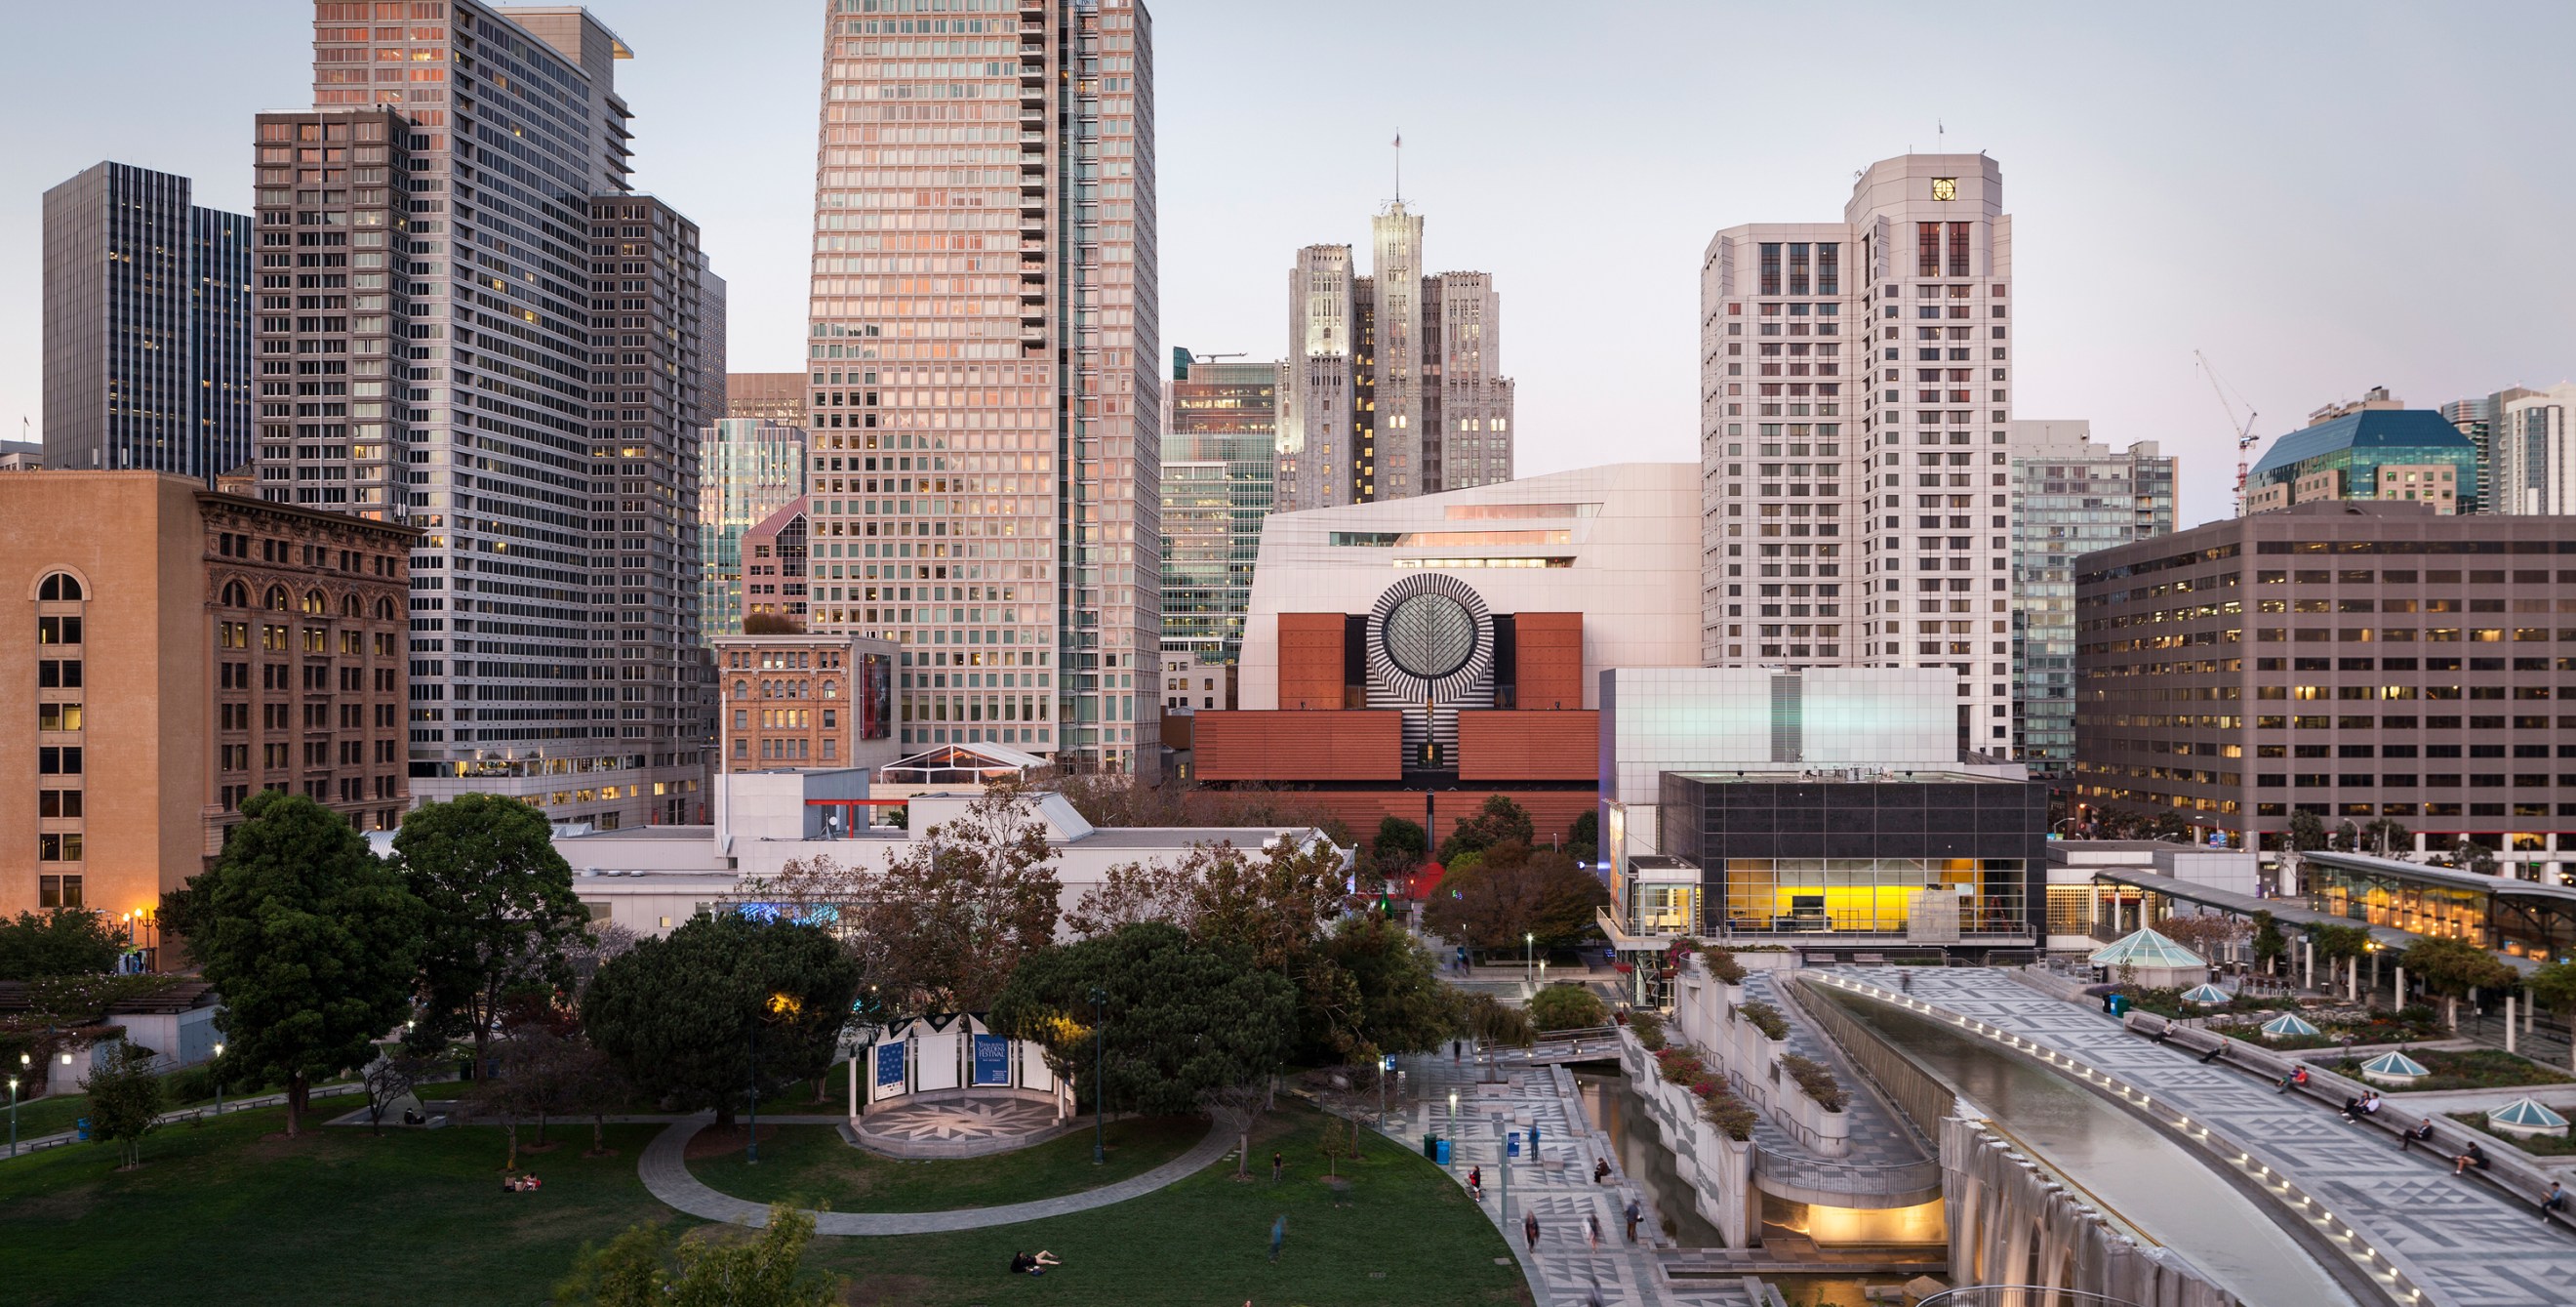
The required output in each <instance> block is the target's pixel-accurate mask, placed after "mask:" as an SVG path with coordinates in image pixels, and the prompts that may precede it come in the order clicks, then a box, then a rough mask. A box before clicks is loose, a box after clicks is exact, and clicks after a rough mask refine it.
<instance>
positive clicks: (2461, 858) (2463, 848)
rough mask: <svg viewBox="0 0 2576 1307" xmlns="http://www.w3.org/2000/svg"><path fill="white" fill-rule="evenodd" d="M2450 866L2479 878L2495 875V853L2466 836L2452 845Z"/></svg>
mask: <svg viewBox="0 0 2576 1307" xmlns="http://www.w3.org/2000/svg"><path fill="white" fill-rule="evenodd" d="M2451 865H2452V866H2454V867H2457V868H2459V869H2461V870H2462V871H2474V872H2476V873H2478V874H2479V875H2481V876H2492V875H2494V874H2496V859H2495V852H2494V851H2493V850H2491V849H2489V848H2488V847H2487V846H2485V845H2483V844H2480V843H2478V842H2477V841H2476V840H2474V839H2471V838H2470V837H2468V836H2466V835H2463V836H2461V837H2460V838H2459V839H2458V840H2456V841H2454V842H2453V843H2452V845H2451Z"/></svg>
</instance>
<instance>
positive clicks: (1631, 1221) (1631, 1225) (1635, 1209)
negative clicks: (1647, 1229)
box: [1626, 1198, 1646, 1243]
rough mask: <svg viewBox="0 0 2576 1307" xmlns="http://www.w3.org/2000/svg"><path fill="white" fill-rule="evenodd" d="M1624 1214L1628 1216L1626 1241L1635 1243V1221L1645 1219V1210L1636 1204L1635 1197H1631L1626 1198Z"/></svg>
mask: <svg viewBox="0 0 2576 1307" xmlns="http://www.w3.org/2000/svg"><path fill="white" fill-rule="evenodd" d="M1626 1215H1627V1217H1628V1242H1630V1243H1635V1242H1637V1222H1639V1221H1642V1220H1644V1219H1646V1212H1645V1209H1644V1208H1641V1207H1639V1206H1638V1205H1637V1200H1636V1199H1634V1198H1631V1199H1629V1200H1628V1210H1627V1213H1626Z"/></svg>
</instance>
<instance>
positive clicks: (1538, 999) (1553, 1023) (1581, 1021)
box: [1529, 985, 1610, 1030]
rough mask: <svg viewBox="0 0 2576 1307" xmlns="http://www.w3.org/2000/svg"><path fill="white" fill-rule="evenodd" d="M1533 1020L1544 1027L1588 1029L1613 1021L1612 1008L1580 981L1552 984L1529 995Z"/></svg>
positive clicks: (1546, 1028)
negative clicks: (1576, 982) (1581, 984)
mask: <svg viewBox="0 0 2576 1307" xmlns="http://www.w3.org/2000/svg"><path fill="white" fill-rule="evenodd" d="M1529 1015H1530V1023H1531V1024H1532V1025H1535V1026H1537V1027H1538V1028H1539V1029H1541V1030H1585V1029H1589V1028H1591V1027H1593V1026H1606V1025H1608V1024H1610V1010H1609V1009H1608V1008H1606V1007H1604V1006H1603V1005H1602V1003H1601V999H1600V997H1599V996H1598V995H1596V994H1594V993H1593V992H1592V991H1591V990H1588V989H1585V988H1583V987H1582V986H1580V985H1549V986H1547V987H1545V988H1543V989H1541V990H1539V992H1538V993H1537V994H1535V995H1533V996H1532V997H1531V998H1530V1001H1529Z"/></svg>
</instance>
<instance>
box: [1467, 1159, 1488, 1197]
mask: <svg viewBox="0 0 2576 1307" xmlns="http://www.w3.org/2000/svg"><path fill="white" fill-rule="evenodd" d="M1467 1195H1468V1196H1469V1197H1471V1198H1473V1199H1475V1200H1476V1201H1477V1202H1480V1203H1481V1202H1483V1201H1485V1168H1483V1167H1481V1166H1471V1167H1468V1168H1467Z"/></svg>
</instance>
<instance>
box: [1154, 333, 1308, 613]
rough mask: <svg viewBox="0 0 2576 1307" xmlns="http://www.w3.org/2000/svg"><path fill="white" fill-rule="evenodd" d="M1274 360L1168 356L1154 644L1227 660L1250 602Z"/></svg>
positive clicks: (1266, 497) (1271, 419) (1262, 511)
mask: <svg viewBox="0 0 2576 1307" xmlns="http://www.w3.org/2000/svg"><path fill="white" fill-rule="evenodd" d="M1281 371H1282V368H1281V365H1279V364H1276V363H1200V362H1196V361H1194V360H1192V359H1191V358H1190V357H1189V353H1188V351H1186V350H1176V351H1174V352H1173V358H1172V426H1171V430H1169V431H1167V432H1165V433H1164V435H1163V651H1164V652H1166V653H1189V654H1191V655H1193V656H1194V657H1195V659H1196V661H1198V662H1202V663H1231V662H1233V661H1234V660H1235V654H1236V651H1237V650H1238V649H1239V648H1240V647H1241V645H1242V643H1243V617H1244V613H1245V612H1246V610H1248V609H1249V607H1250V606H1251V601H1252V562H1253V558H1254V556H1255V555H1256V554H1258V553H1260V551H1261V519H1263V518H1265V517H1268V516H1269V515H1270V508H1271V476H1272V469H1273V467H1274V464H1273V462H1272V458H1273V451H1274V450H1275V449H1276V448H1277V445H1278V440H1279V391H1280V383H1281V376H1280V373H1281Z"/></svg>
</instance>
